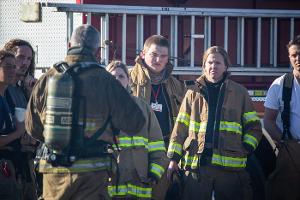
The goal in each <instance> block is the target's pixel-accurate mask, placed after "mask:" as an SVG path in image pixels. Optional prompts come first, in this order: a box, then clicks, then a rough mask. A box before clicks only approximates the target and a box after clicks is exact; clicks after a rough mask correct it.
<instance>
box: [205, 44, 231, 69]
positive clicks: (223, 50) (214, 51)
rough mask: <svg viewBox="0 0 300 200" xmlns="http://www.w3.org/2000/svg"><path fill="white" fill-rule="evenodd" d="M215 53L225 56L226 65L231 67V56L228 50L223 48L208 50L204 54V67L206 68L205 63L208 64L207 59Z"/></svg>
mask: <svg viewBox="0 0 300 200" xmlns="http://www.w3.org/2000/svg"><path fill="white" fill-rule="evenodd" d="M213 53H219V54H221V55H222V56H223V58H224V64H225V66H226V67H227V68H228V67H229V66H230V65H231V64H230V60H229V56H228V54H227V52H226V50H225V49H224V48H223V47H221V46H212V47H210V48H208V49H207V50H206V51H205V52H204V54H203V59H202V67H204V66H205V62H206V59H207V57H208V56H209V55H210V54H213Z"/></svg>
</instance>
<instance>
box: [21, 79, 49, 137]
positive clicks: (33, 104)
mask: <svg viewBox="0 0 300 200" xmlns="http://www.w3.org/2000/svg"><path fill="white" fill-rule="evenodd" d="M46 84H47V75H46V74H45V75H43V76H42V77H41V78H40V79H39V80H38V82H37V83H36V85H35V86H34V88H33V90H32V93H31V96H30V98H29V102H28V104H27V110H26V117H25V128H26V131H27V133H28V134H29V135H31V136H32V137H33V138H35V139H37V140H39V141H42V142H44V136H43V131H44V126H43V122H42V111H43V110H44V109H45V106H46V99H47V97H46V95H47V91H46Z"/></svg>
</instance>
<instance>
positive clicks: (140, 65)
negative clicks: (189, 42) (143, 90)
mask: <svg viewBox="0 0 300 200" xmlns="http://www.w3.org/2000/svg"><path fill="white" fill-rule="evenodd" d="M135 62H136V64H135V66H134V67H133V68H132V70H131V80H132V83H134V84H137V85H141V86H143V85H146V84H147V83H149V82H151V80H150V76H149V71H148V68H147V67H146V66H145V63H144V60H143V59H142V58H141V57H140V56H137V57H136V59H135ZM172 71H173V65H172V64H171V63H167V66H166V75H165V78H164V81H163V82H166V80H167V79H168V78H169V77H170V76H171V74H172Z"/></svg>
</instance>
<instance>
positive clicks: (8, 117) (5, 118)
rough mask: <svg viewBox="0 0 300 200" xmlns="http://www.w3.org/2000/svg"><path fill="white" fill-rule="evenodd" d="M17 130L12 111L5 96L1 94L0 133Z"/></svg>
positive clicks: (4, 133)
mask: <svg viewBox="0 0 300 200" xmlns="http://www.w3.org/2000/svg"><path fill="white" fill-rule="evenodd" d="M14 130H15V125H14V123H13V119H12V113H11V111H10V108H9V106H8V103H7V101H6V99H5V97H2V96H0V134H1V135H6V134H9V133H10V132H13V131H14Z"/></svg>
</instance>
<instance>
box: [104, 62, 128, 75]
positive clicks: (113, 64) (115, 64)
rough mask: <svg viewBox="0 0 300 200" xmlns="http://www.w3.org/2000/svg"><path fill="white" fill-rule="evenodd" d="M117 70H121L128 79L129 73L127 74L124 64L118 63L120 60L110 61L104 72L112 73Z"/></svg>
mask: <svg viewBox="0 0 300 200" xmlns="http://www.w3.org/2000/svg"><path fill="white" fill-rule="evenodd" d="M117 68H121V69H123V71H124V72H125V74H126V75H127V78H129V73H128V69H127V66H126V65H125V64H124V63H122V61H120V60H113V61H111V62H110V63H109V64H108V65H107V66H106V71H108V72H112V71H113V70H115V69H117Z"/></svg>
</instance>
